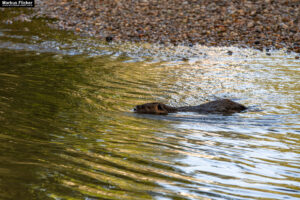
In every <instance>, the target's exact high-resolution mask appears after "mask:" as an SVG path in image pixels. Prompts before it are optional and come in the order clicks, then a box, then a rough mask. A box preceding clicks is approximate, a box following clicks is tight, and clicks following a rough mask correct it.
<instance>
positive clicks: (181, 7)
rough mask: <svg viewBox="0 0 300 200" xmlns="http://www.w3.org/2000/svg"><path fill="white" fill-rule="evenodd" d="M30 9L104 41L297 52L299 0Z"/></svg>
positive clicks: (79, 3) (174, 0) (164, 0)
mask: <svg viewBox="0 0 300 200" xmlns="http://www.w3.org/2000/svg"><path fill="white" fill-rule="evenodd" d="M34 10H35V16H38V17H41V16H47V17H50V18H54V19H56V20H55V22H54V25H55V27H56V28H60V29H64V30H72V31H75V32H78V33H81V34H86V35H89V36H93V37H97V38H99V39H103V40H105V38H106V39H109V40H110V39H113V40H114V41H133V42H150V43H160V44H168V43H171V44H174V45H178V44H184V45H193V44H196V43H197V44H202V45H206V46H231V45H235V46H240V47H253V48H255V49H260V50H263V49H266V50H268V49H270V48H276V49H281V48H287V50H289V51H294V52H297V53H300V1H299V0H251V1H250V0H232V1H228V0H85V1H83V0H72V1H70V0H61V1H55V0H37V1H36V6H35V8H34Z"/></svg>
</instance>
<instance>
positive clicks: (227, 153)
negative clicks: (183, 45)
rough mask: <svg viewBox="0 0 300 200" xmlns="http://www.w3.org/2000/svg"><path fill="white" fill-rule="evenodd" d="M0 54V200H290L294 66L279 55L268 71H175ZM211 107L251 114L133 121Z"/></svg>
mask: <svg viewBox="0 0 300 200" xmlns="http://www.w3.org/2000/svg"><path fill="white" fill-rule="evenodd" d="M1 51H2V52H1V53H2V54H1V59H0V60H1V61H0V77H1V79H0V83H1V86H2V87H0V96H1V98H0V105H1V109H0V121H1V124H2V126H1V129H0V131H1V133H0V144H1V158H0V159H1V161H3V162H2V163H4V165H3V166H1V170H0V175H1V176H0V177H2V176H3V177H4V178H3V180H9V181H8V182H7V183H3V182H1V181H0V192H1V193H2V196H0V198H4V199H7V197H13V198H15V199H20V197H22V196H24V195H27V196H28V197H30V198H31V197H32V198H34V197H37V198H38V199H47V198H50V199H51V198H52V199H53V198H57V199H59V198H66V199H68V198H74V199H83V198H90V199H97V198H98V199H99V198H100V199H101V198H102V199H163V198H164V199H218V198H219V199H226V198H227V199H228V198H232V199H237V198H250V199H256V198H264V199H268V198H269V199H270V198H274V199H282V198H297V197H299V192H298V191H299V190H300V188H299V184H298V183H299V181H300V180H299V178H298V176H299V170H298V169H299V167H300V166H299V159H298V157H299V153H300V152H299V150H298V149H299V139H300V137H299V105H298V104H297V102H298V100H299V96H298V94H299V91H298V87H297V85H298V82H299V81H298V79H299V70H295V69H299V62H298V61H295V60H292V61H291V60H290V59H289V58H286V57H285V55H281V53H280V52H279V53H278V55H274V56H275V57H276V56H278V57H279V58H280V59H277V60H276V62H275V61H274V60H273V58H272V57H264V56H263V55H252V52H250V53H249V52H247V50H244V51H245V52H243V51H242V50H239V51H241V54H237V55H236V56H231V57H229V56H227V55H226V51H224V50H222V49H205V50H202V49H201V50H199V51H203V52H205V56H202V57H201V56H200V57H199V58H198V59H196V58H193V59H191V60H189V61H185V62H183V61H178V62H173V61H160V62H143V61H135V62H130V61H131V57H126V56H124V55H122V56H121V58H120V57H118V56H115V57H114V56H107V55H106V56H93V57H89V56H84V55H78V56H69V55H64V56H60V57H59V58H58V57H57V56H56V55H55V54H53V53H45V54H40V55H36V54H35V53H34V52H31V53H28V52H27V53H24V52H18V51H10V50H1ZM178 52H179V50H178ZM245 55H247V56H245ZM24 57H25V58H28V59H25V61H24ZM5 58H14V63H12V61H11V59H9V60H6V59H5ZM280 60H281V61H280ZM286 60H288V61H286ZM24 62H25V64H24ZM216 97H221V98H231V99H234V100H236V101H239V102H241V103H243V104H246V105H248V106H250V111H249V112H245V113H239V114H236V115H233V116H219V115H205V116H204V115H200V114H197V113H175V114H171V115H168V116H152V115H138V114H135V113H132V108H133V107H134V106H135V105H137V104H141V103H145V102H150V101H161V102H163V103H167V104H171V105H173V106H182V105H197V104H200V103H202V102H205V101H207V100H211V99H214V98H216ZM252 106H253V108H252ZM257 108H260V109H262V111H260V112H257ZM0 180H1V179H0ZM13 191H20V193H18V194H14V193H13ZM34 194H36V196H34Z"/></svg>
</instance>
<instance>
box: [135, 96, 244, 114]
mask: <svg viewBox="0 0 300 200" xmlns="http://www.w3.org/2000/svg"><path fill="white" fill-rule="evenodd" d="M246 109H247V107H246V106H244V105H242V104H239V103H236V102H234V101H231V100H230V99H219V100H215V101H211V102H208V103H204V104H200V105H198V106H184V107H172V106H168V105H165V104H163V103H159V102H153V103H146V104H142V105H137V106H136V107H135V108H134V112H136V113H142V114H155V115H167V114H168V113H175V112H197V113H203V114H209V113H212V114H224V115H226V114H233V113H237V112H241V111H244V110H246Z"/></svg>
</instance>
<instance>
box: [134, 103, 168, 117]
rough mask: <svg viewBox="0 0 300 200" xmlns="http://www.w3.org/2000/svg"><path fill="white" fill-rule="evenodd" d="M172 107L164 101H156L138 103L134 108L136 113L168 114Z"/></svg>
mask: <svg viewBox="0 0 300 200" xmlns="http://www.w3.org/2000/svg"><path fill="white" fill-rule="evenodd" d="M170 108H171V107H170V106H167V105H165V104H163V103H159V102H154V103H146V104H142V105H137V106H136V107H135V108H134V109H133V110H134V112H136V113H142V114H156V115H167V114H168V113H169V111H168V110H169V109H170Z"/></svg>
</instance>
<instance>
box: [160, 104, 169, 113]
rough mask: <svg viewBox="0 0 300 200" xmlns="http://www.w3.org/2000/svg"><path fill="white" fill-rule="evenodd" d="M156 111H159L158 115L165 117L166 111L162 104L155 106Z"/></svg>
mask: <svg viewBox="0 0 300 200" xmlns="http://www.w3.org/2000/svg"><path fill="white" fill-rule="evenodd" d="M157 110H158V111H160V112H159V114H163V115H167V114H168V110H167V109H166V108H165V105H164V104H162V103H158V104H157Z"/></svg>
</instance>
